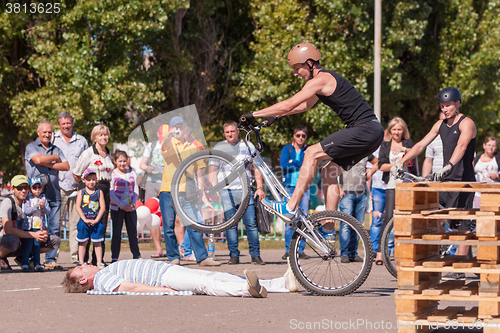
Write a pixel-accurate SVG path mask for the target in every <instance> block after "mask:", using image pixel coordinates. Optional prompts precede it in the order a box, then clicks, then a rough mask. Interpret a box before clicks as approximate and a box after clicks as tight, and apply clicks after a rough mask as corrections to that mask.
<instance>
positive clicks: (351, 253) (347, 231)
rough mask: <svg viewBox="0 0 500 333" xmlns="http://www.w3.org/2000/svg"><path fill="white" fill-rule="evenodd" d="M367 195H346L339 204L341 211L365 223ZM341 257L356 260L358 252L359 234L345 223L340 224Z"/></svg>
mask: <svg viewBox="0 0 500 333" xmlns="http://www.w3.org/2000/svg"><path fill="white" fill-rule="evenodd" d="M367 198H368V197H367V195H366V194H362V195H358V194H346V195H344V197H343V198H342V200H340V202H339V210H340V211H341V212H344V213H346V214H349V215H351V216H354V217H355V218H356V220H358V221H359V222H361V223H363V221H364V218H365V211H366V200H367ZM339 241H340V255H341V256H348V257H349V258H350V259H352V258H354V257H355V256H356V254H357V251H358V234H357V233H356V232H355V231H354V230H353V229H352V228H351V227H350V226H348V225H346V224H345V223H341V224H340V230H339Z"/></svg>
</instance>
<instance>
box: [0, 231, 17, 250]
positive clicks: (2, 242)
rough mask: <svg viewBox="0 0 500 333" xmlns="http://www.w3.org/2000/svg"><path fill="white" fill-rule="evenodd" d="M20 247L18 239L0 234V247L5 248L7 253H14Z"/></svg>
mask: <svg viewBox="0 0 500 333" xmlns="http://www.w3.org/2000/svg"><path fill="white" fill-rule="evenodd" d="M19 245H21V241H20V240H19V237H17V236H14V235H6V234H4V233H3V232H0V246H1V247H4V248H6V249H7V250H9V251H15V250H17V248H18V247H19Z"/></svg>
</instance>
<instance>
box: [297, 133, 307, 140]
mask: <svg viewBox="0 0 500 333" xmlns="http://www.w3.org/2000/svg"><path fill="white" fill-rule="evenodd" d="M295 137H297V138H304V139H305V138H307V135H305V134H295Z"/></svg>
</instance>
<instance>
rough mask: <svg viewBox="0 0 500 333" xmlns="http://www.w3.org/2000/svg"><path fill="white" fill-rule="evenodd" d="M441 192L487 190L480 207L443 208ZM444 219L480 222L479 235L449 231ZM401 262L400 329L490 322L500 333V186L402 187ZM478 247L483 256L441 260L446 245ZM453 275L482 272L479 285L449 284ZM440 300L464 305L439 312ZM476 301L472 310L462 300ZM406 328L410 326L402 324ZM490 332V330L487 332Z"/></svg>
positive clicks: (410, 332)
mask: <svg viewBox="0 0 500 333" xmlns="http://www.w3.org/2000/svg"><path fill="white" fill-rule="evenodd" d="M439 192H481V204H480V208H479V209H456V208H448V209H437V206H438V202H439ZM442 219H448V220H475V221H476V232H475V233H467V234H466V233H463V232H454V233H445V232H443V230H441V224H442V221H440V220H442ZM394 234H395V236H396V239H395V248H396V252H395V260H396V261H397V262H398V290H397V291H396V296H395V297H396V314H397V316H398V331H399V332H405V333H406V332H407V333H415V332H428V331H432V330H434V329H437V328H438V327H445V325H446V323H449V322H450V321H452V320H455V321H456V322H457V323H462V325H465V326H464V329H468V328H469V327H468V326H466V325H470V324H471V323H472V324H476V323H477V322H478V320H480V319H481V320H487V321H489V323H490V324H492V323H493V324H495V325H496V326H493V327H492V326H490V327H487V329H488V331H487V332H492V333H496V332H498V333H500V184H486V183H466V182H445V183H440V182H428V183H403V184H397V185H396V210H395V212H394ZM450 244H458V245H471V246H477V257H476V258H474V259H470V260H466V259H465V258H464V257H460V256H449V257H444V258H441V257H440V256H439V252H438V250H439V246H441V245H450ZM448 272H455V273H466V274H471V273H476V274H479V276H480V279H479V281H472V282H469V283H465V281H464V280H461V281H443V280H441V275H442V274H446V273H448ZM440 301H457V302H458V306H452V307H447V308H445V309H438V304H439V302H440ZM463 301H475V302H477V303H478V305H477V306H476V307H474V308H472V309H470V310H465V309H464V308H463V307H461V306H460V302H463ZM400 324H404V325H400ZM485 329H486V328H485Z"/></svg>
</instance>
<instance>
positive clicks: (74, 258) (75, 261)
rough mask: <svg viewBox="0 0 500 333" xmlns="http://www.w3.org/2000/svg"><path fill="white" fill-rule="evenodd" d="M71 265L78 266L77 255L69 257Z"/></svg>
mask: <svg viewBox="0 0 500 333" xmlns="http://www.w3.org/2000/svg"><path fill="white" fill-rule="evenodd" d="M71 263H72V264H78V263H79V261H78V255H72V256H71Z"/></svg>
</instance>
